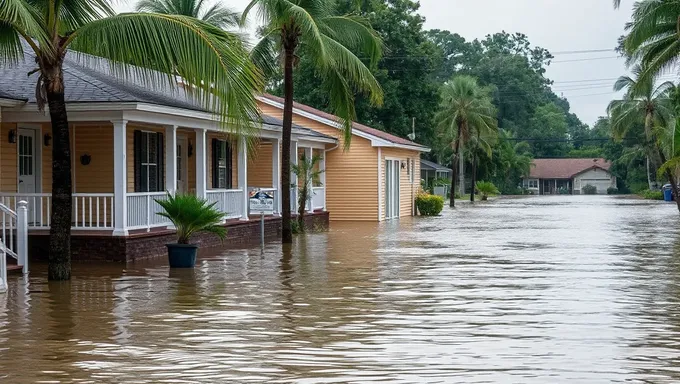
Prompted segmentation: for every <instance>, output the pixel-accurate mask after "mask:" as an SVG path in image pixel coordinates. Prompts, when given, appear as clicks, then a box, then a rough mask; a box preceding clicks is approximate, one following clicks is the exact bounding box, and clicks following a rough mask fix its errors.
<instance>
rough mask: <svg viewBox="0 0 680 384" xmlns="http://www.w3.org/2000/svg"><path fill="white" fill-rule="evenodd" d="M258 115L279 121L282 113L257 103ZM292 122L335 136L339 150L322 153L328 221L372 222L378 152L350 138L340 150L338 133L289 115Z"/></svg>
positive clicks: (355, 138) (375, 196) (356, 138)
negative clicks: (349, 142) (344, 148)
mask: <svg viewBox="0 0 680 384" xmlns="http://www.w3.org/2000/svg"><path fill="white" fill-rule="evenodd" d="M259 106H260V109H261V111H262V113H264V114H266V115H270V116H274V117H277V118H281V117H282V115H283V111H282V110H280V109H278V108H276V107H272V106H269V105H266V104H264V103H259ZM293 122H294V123H296V124H299V125H301V126H303V127H306V128H309V129H313V130H315V131H317V132H320V133H323V134H326V135H329V136H333V137H337V138H338V139H339V140H340V147H338V148H337V149H335V150H332V151H328V152H326V185H325V187H326V206H327V209H328V211H330V214H331V220H333V221H335V220H338V221H340V220H345V221H350V220H354V221H376V220H377V218H378V199H377V195H378V171H377V169H376V167H377V161H378V150H377V148H374V147H372V146H371V143H370V141H369V140H366V139H364V138H361V137H358V136H353V138H352V143H351V146H350V149H349V150H348V151H344V150H343V141H342V137H339V133H340V131H339V130H338V129H337V128H335V127H330V126H327V125H325V124H322V123H319V122H317V121H314V120H311V119H308V118H305V117H302V116H298V115H295V114H294V115H293Z"/></svg>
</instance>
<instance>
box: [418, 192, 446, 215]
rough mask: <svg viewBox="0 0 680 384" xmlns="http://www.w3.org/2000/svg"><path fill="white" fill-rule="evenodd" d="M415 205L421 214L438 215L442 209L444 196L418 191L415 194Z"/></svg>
mask: <svg viewBox="0 0 680 384" xmlns="http://www.w3.org/2000/svg"><path fill="white" fill-rule="evenodd" d="M416 207H418V212H420V214H421V215H423V216H438V215H439V214H440V213H441V212H442V210H443V209H444V198H443V197H441V196H436V195H430V194H427V193H419V194H418V196H416Z"/></svg>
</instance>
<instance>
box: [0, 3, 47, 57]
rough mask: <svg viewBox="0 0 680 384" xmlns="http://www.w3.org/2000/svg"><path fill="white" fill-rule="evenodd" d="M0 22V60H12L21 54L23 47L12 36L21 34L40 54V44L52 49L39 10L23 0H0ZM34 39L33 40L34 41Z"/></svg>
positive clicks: (45, 48)
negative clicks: (0, 25) (0, 39)
mask: <svg viewBox="0 0 680 384" xmlns="http://www.w3.org/2000/svg"><path fill="white" fill-rule="evenodd" d="M0 24H2V30H3V31H2V33H3V35H5V36H3V38H2V41H0V44H2V45H1V46H0V55H2V56H1V57H0V62H7V61H9V62H12V61H15V60H16V59H17V58H19V57H21V55H23V49H22V48H21V46H20V45H17V43H18V40H16V38H15V37H14V36H16V35H19V36H21V37H22V38H23V39H24V40H25V41H26V42H27V43H28V44H29V45H30V46H31V47H32V48H33V50H34V51H35V53H36V55H38V54H40V48H39V47H38V46H39V45H41V44H44V47H43V49H44V50H47V51H48V52H49V51H53V50H52V46H51V44H49V42H50V38H49V35H48V34H47V30H46V25H45V23H44V21H43V19H42V15H41V14H40V12H39V10H38V9H36V8H35V7H34V6H33V5H32V4H30V3H28V2H26V1H25V0H1V1H0ZM34 39H35V41H34Z"/></svg>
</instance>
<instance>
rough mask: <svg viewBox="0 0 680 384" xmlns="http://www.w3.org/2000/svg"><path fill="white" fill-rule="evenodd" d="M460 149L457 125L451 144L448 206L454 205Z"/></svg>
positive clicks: (453, 206) (452, 206)
mask: <svg viewBox="0 0 680 384" xmlns="http://www.w3.org/2000/svg"><path fill="white" fill-rule="evenodd" d="M459 150H460V126H458V136H456V141H455V142H454V144H453V160H452V161H451V201H450V202H449V206H450V207H451V208H455V207H456V172H457V169H458V161H459V158H460V156H459V155H458V152H459Z"/></svg>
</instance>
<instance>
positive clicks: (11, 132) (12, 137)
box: [7, 129, 17, 144]
mask: <svg viewBox="0 0 680 384" xmlns="http://www.w3.org/2000/svg"><path fill="white" fill-rule="evenodd" d="M7 141H9V143H10V144H14V143H16V142H17V131H15V130H14V129H10V130H9V135H7Z"/></svg>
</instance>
